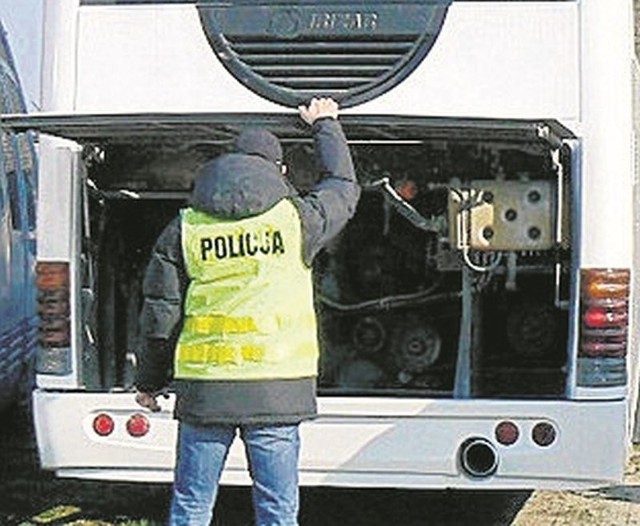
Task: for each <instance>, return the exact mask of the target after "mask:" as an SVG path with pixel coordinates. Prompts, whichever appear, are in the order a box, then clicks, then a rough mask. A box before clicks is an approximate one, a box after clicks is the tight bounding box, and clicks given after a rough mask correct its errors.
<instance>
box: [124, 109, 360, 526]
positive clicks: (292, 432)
mask: <svg viewBox="0 0 640 526" xmlns="http://www.w3.org/2000/svg"><path fill="white" fill-rule="evenodd" d="M299 112H300V115H301V117H302V119H303V120H305V121H306V122H307V123H309V124H310V125H311V127H312V131H313V137H314V145H315V155H316V159H317V164H318V167H319V169H320V172H321V179H320V181H319V182H318V183H317V184H316V185H315V186H314V187H313V188H312V190H311V191H310V192H309V193H307V194H306V195H304V196H299V195H298V194H297V193H296V192H295V190H293V188H292V186H291V185H290V184H289V183H288V181H287V180H286V178H285V177H283V172H284V168H285V167H284V166H283V164H282V147H281V145H280V142H279V141H278V139H277V138H276V137H275V136H274V135H273V134H272V133H270V132H268V131H266V130H264V129H260V128H249V129H247V130H245V131H244V132H242V133H241V134H240V135H239V137H238V138H237V140H236V143H235V151H234V152H233V153H230V154H225V155H222V156H220V157H218V158H216V159H214V160H213V161H211V162H209V163H208V164H206V165H204V167H203V168H202V169H201V170H200V173H199V174H198V177H197V178H196V180H195V184H194V190H193V194H192V198H191V202H190V206H189V207H188V208H186V209H184V210H182V211H181V213H180V216H179V217H177V218H176V219H175V220H174V221H173V222H172V223H170V224H169V225H168V226H167V227H166V229H165V230H164V232H163V233H162V234H161V235H160V237H159V239H158V241H157V242H156V245H155V247H154V251H153V254H152V257H151V260H150V263H149V266H148V268H147V271H146V274H145V278H144V283H143V292H144V305H143V309H142V313H141V327H142V331H143V336H144V338H143V345H142V346H141V347H142V348H141V349H140V352H139V356H138V359H139V367H138V372H137V378H136V387H137V390H138V393H137V394H136V401H137V402H138V403H139V404H140V405H142V406H144V407H146V408H148V409H150V410H151V411H157V410H159V405H158V402H157V400H156V397H157V394H158V393H159V392H160V391H161V390H162V389H163V388H164V387H165V386H166V384H167V383H168V381H169V380H170V378H168V375H167V371H168V370H172V371H173V375H172V376H173V380H174V383H175V389H176V407H175V416H176V418H177V419H178V420H179V436H178V449H177V463H176V469H175V483H174V490H173V497H172V503H171V517H170V524H171V525H174V526H176V525H186V524H189V525H203V526H205V525H208V524H209V523H210V520H211V517H212V512H213V506H214V503H215V499H216V494H217V489H218V481H219V478H220V475H221V473H222V469H223V466H224V462H225V458H226V456H227V453H228V451H229V447H230V446H231V443H232V441H233V440H234V437H235V436H236V434H237V433H239V435H240V437H241V438H242V440H243V442H244V445H245V450H246V454H247V459H248V465H249V470H250V474H251V477H252V480H253V488H252V495H253V505H254V510H255V515H256V523H257V524H258V526H264V525H269V526H277V525H295V524H297V514H298V506H299V500H298V493H299V492H298V457H299V434H298V427H299V424H300V422H302V421H304V420H307V419H311V418H313V417H314V416H315V415H316V398H315V385H316V376H317V361H318V344H317V334H316V318H315V313H314V308H313V292H312V282H311V269H310V265H311V263H312V261H313V258H314V256H315V255H316V254H317V253H318V251H319V250H320V249H321V248H322V247H323V246H324V245H325V244H326V243H327V242H328V241H329V240H330V239H331V238H333V237H334V236H335V235H336V234H337V233H338V232H339V231H340V230H341V229H342V228H343V227H344V225H345V224H346V222H347V221H348V219H349V218H350V217H351V216H352V215H353V213H354V211H355V206H356V203H357V201H358V198H359V195H360V190H359V187H358V184H357V182H356V178H355V173H354V169H353V163H352V160H351V156H350V153H349V149H348V146H347V142H346V139H345V136H344V133H343V131H342V127H341V125H340V123H339V122H338V105H337V103H336V102H335V101H333V100H332V99H330V98H318V99H315V98H314V99H312V100H311V102H310V104H309V105H308V106H301V107H300V108H299Z"/></svg>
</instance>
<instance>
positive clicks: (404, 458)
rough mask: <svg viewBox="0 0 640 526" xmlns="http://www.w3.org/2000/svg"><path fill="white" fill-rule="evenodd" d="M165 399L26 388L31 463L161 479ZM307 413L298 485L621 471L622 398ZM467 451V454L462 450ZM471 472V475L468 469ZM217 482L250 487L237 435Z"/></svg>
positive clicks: (565, 478)
mask: <svg viewBox="0 0 640 526" xmlns="http://www.w3.org/2000/svg"><path fill="white" fill-rule="evenodd" d="M173 403H174V399H173V397H169V399H167V400H161V405H162V411H161V412H159V413H149V412H146V411H144V410H142V409H141V408H139V407H138V406H137V405H136V404H135V401H134V395H133V394H132V393H79V392H77V393H76V392H73V393H72V392H47V391H42V390H36V391H35V393H34V414H35V427H36V434H37V439H38V446H39V450H40V458H41V462H42V465H43V467H44V468H46V469H50V470H54V471H55V472H56V473H57V475H58V476H61V477H76V478H87V479H100V480H118V481H130V482H135V481H145V482H171V481H172V478H173V467H174V463H175V457H174V448H175V440H176V436H177V423H176V421H175V420H174V419H173V417H172V412H173ZM319 413H320V414H319V417H318V418H317V419H316V420H314V421H312V422H305V423H304V424H303V425H302V454H301V459H300V480H301V484H302V485H310V486H344V487H378V488H383V487H389V488H414V489H415V488H425V489H443V488H467V489H561V488H562V489H582V488H590V487H598V486H605V485H611V484H616V483H619V482H621V481H622V478H623V475H624V466H625V460H626V454H627V436H628V434H627V429H626V402H625V401H624V400H619V401H606V402H603V401H580V402H577V401H544V402H542V401H513V400H508V401H507V400H433V399H393V398H355V397H354V398H338V397H322V398H320V400H319ZM100 414H106V415H109V416H110V417H111V418H112V420H113V424H114V425H113V431H112V432H111V433H110V434H108V435H107V436H99V435H98V434H97V433H96V432H95V430H94V427H93V422H94V419H95V418H96V416H98V415H100ZM134 414H144V415H145V417H147V418H148V420H149V431H148V433H147V434H145V435H144V436H141V437H134V436H131V435H130V434H128V432H127V421H128V420H129V419H130V418H131V417H132V416H133V415H134ZM505 421H509V422H511V423H513V424H515V428H516V429H517V433H516V434H517V438H516V440H515V441H514V442H513V443H512V444H510V445H506V444H501V443H500V441H499V440H498V439H497V436H496V430H497V426H498V424H500V423H501V422H505ZM540 426H542V427H540ZM512 429H513V428H512ZM541 430H542V432H541ZM550 430H551V431H550ZM513 436H514V434H513V433H511V435H510V437H511V439H513ZM534 436H535V439H534ZM536 439H537V440H538V442H541V443H536ZM546 442H549V443H548V444H547V443H546ZM470 444H471V447H472V448H473V447H474V446H478V448H477V449H471V450H469V449H468V448H469V445H470ZM545 444H546V445H545ZM470 451H471V453H469V452H470ZM469 455H471V456H469ZM469 458H471V459H472V465H471V468H472V469H469V465H468V463H469V462H468V461H469ZM474 459H475V460H474ZM476 460H477V463H474V462H475V461H476ZM477 467H480V468H481V469H480V470H479V471H478V470H475V469H473V468H477ZM485 468H486V469H485ZM222 482H223V483H226V484H238V485H245V484H249V483H250V479H249V476H248V473H247V469H246V462H245V458H244V450H243V448H242V444H241V443H240V441H239V440H236V441H235V443H234V445H233V447H232V450H231V452H230V454H229V458H228V460H227V465H226V468H225V471H224V475H223V481H222Z"/></svg>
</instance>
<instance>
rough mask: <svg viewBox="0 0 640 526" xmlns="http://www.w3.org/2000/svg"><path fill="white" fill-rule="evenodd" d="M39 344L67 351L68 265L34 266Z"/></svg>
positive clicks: (68, 333)
mask: <svg viewBox="0 0 640 526" xmlns="http://www.w3.org/2000/svg"><path fill="white" fill-rule="evenodd" d="M36 283H37V286H38V315H39V316H40V344H41V345H42V346H43V347H68V346H69V341H70V324H69V263H66V262H39V263H38V264H37V266H36Z"/></svg>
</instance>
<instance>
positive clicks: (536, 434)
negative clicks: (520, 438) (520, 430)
mask: <svg viewBox="0 0 640 526" xmlns="http://www.w3.org/2000/svg"><path fill="white" fill-rule="evenodd" d="M557 436H558V432H557V431H556V428H555V427H553V425H551V424H549V423H548V422H539V423H537V424H536V425H535V426H533V431H532V432H531V438H532V439H533V441H534V442H535V443H536V444H538V445H539V446H542V447H547V446H550V445H551V444H553V443H554V442H555V441H556V437H557Z"/></svg>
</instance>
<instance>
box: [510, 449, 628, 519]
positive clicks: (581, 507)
mask: <svg viewBox="0 0 640 526" xmlns="http://www.w3.org/2000/svg"><path fill="white" fill-rule="evenodd" d="M569 525H571V526H574V525H576V526H627V525H638V526H640V447H638V446H636V447H635V448H634V450H633V452H632V455H631V458H630V460H629V464H628V466H627V471H626V476H625V481H624V484H623V485H621V486H613V487H609V488H602V489H596V490H590V491H579V492H570V491H559V492H554V491H537V492H535V493H534V494H533V495H532V496H531V497H530V498H529V499H528V501H527V503H526V504H525V505H524V507H523V508H522V509H521V510H520V512H519V513H518V514H517V516H516V517H515V519H514V521H513V523H512V526H569Z"/></svg>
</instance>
